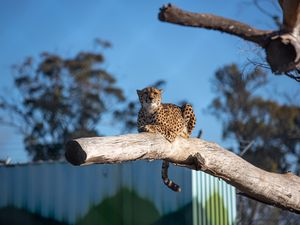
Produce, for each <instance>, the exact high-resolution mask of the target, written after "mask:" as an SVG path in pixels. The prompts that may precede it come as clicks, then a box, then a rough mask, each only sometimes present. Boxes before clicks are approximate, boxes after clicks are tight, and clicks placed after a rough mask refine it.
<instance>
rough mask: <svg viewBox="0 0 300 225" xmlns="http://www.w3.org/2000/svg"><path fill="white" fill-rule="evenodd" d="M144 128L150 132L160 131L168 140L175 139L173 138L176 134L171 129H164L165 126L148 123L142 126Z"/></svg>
mask: <svg viewBox="0 0 300 225" xmlns="http://www.w3.org/2000/svg"><path fill="white" fill-rule="evenodd" d="M144 130H145V131H146V132H150V133H160V134H161V135H163V136H164V137H165V138H166V139H167V140H168V141H169V142H173V141H175V138H176V136H177V134H176V133H175V132H172V131H171V130H169V129H166V128H164V127H162V126H160V125H153V124H148V125H146V126H144Z"/></svg>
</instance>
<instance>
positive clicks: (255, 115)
mask: <svg viewBox="0 0 300 225" xmlns="http://www.w3.org/2000/svg"><path fill="white" fill-rule="evenodd" d="M213 84H214V88H215V91H216V95H217V96H216V97H215V98H214V100H213V102H212V103H211V105H210V111H211V112H212V113H213V114H214V115H216V116H217V117H218V118H219V119H221V120H222V121H223V138H225V139H227V138H233V140H234V141H235V143H236V145H235V146H237V147H236V148H234V147H233V149H234V150H235V151H236V152H237V153H240V152H242V151H243V149H244V148H245V147H246V146H247V145H249V143H251V145H249V146H248V151H247V152H246V153H245V155H244V157H245V159H247V160H248V161H250V162H251V163H253V164H255V165H257V166H259V167H261V168H263V169H266V170H269V171H277V172H279V171H281V172H286V171H287V170H292V171H294V172H296V173H298V174H299V166H300V107H299V106H298V105H296V104H293V103H280V102H277V101H274V100H270V99H264V98H263V97H261V96H260V95H258V94H255V93H256V91H257V90H258V89H259V88H260V87H263V86H265V85H266V84H267V77H266V74H265V73H264V72H262V71H261V70H259V69H256V70H254V71H252V72H250V73H247V74H244V73H243V72H242V71H240V70H239V68H238V67H237V65H229V66H225V67H223V68H221V69H219V70H218V71H217V72H216V74H215V77H214V80H213Z"/></svg>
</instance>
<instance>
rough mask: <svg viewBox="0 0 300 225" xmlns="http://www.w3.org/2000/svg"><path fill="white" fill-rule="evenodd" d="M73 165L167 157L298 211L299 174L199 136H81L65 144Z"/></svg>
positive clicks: (178, 163) (267, 202)
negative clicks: (262, 165) (262, 164)
mask: <svg viewBox="0 0 300 225" xmlns="http://www.w3.org/2000/svg"><path fill="white" fill-rule="evenodd" d="M65 156H66V159H67V160H68V161H69V162H70V163H72V164H74V165H88V164H93V163H101V164H109V163H121V162H125V161H134V160H162V159H166V160H168V161H170V162H172V163H174V164H175V165H178V166H183V167H187V168H190V169H194V170H202V171H204V172H206V173H209V174H211V175H213V176H216V177H219V178H221V179H223V180H225V181H226V182H227V183H229V184H231V185H233V186H235V187H236V188H238V189H239V190H240V191H241V192H243V193H245V195H246V196H250V197H252V198H254V199H257V200H259V201H261V202H264V203H266V204H270V205H274V206H277V207H280V208H283V209H287V210H290V211H292V212H296V213H298V214H300V177H298V176H296V175H293V174H291V173H286V174H276V173H270V172H267V171H264V170H261V169H259V168H257V167H255V166H253V165H251V164H250V163H248V162H246V161H245V160H243V159H242V158H240V157H239V156H237V155H235V154H234V153H232V152H230V151H228V150H225V149H223V148H222V147H220V146H219V145H217V144H215V143H212V142H207V141H204V140H201V139H198V138H190V139H184V138H180V137H179V138H177V139H176V140H175V142H173V143H169V142H168V141H166V140H165V139H164V138H163V137H162V136H160V135H157V134H151V133H140V134H128V135H122V136H113V137H92V138H80V139H75V140H73V141H70V142H68V143H67V144H66V153H65Z"/></svg>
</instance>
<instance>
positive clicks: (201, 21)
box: [158, 0, 300, 81]
mask: <svg viewBox="0 0 300 225" xmlns="http://www.w3.org/2000/svg"><path fill="white" fill-rule="evenodd" d="M281 7H282V11H283V17H284V21H283V25H282V27H281V29H280V30H258V29H256V28H253V27H251V26H249V25H248V24H245V23H242V22H239V21H236V20H232V19H228V18H224V17H220V16H216V15H213V14H205V13H192V12H187V11H184V10H182V9H179V8H177V7H176V6H173V5H171V4H168V5H166V6H163V7H162V8H161V9H160V12H159V14H158V17H159V20H161V21H162V22H168V23H173V24H178V25H183V26H190V27H199V28H205V29H212V30H218V31H221V32H225V33H228V34H232V35H235V36H237V37H240V38H242V39H244V40H246V41H251V42H254V43H256V44H258V45H259V46H261V47H262V48H263V49H264V50H265V52H266V61H267V62H268V64H269V65H270V69H271V70H272V72H273V73H275V74H281V73H288V72H290V71H296V72H297V73H298V68H299V67H300V31H299V28H300V0H289V1H287V0H286V1H283V0H282V1H281ZM289 76H290V74H289ZM290 77H291V76H290ZM296 78H299V77H298V76H297V75H296V76H295V77H294V79H295V80H297V81H298V79H296ZM299 79H300V78H299Z"/></svg>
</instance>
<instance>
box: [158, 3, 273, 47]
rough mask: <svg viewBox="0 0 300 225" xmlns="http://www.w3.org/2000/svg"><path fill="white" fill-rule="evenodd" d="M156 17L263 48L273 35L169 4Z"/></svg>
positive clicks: (269, 32)
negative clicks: (233, 37) (232, 36)
mask: <svg viewBox="0 0 300 225" xmlns="http://www.w3.org/2000/svg"><path fill="white" fill-rule="evenodd" d="M158 17H159V19H160V20H161V21H163V22H169V23H173V24H178V25H183V26H190V27H199V28H206V29H212V30H218V31H221V32H225V33H228V34H232V35H235V36H238V37H240V38H243V39H245V40H247V41H252V42H255V43H256V44H259V45H261V46H264V45H265V44H266V43H267V42H268V38H269V37H270V36H272V35H273V33H274V31H266V30H257V29H255V28H253V27H251V26H249V25H248V24H245V23H241V22H239V21H236V20H232V19H227V18H224V17H221V16H216V15H213V14H205V13H192V12H187V11H184V10H182V9H179V8H177V7H176V6H173V5H171V4H168V5H167V6H163V7H162V8H161V9H160V13H159V15H158Z"/></svg>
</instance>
